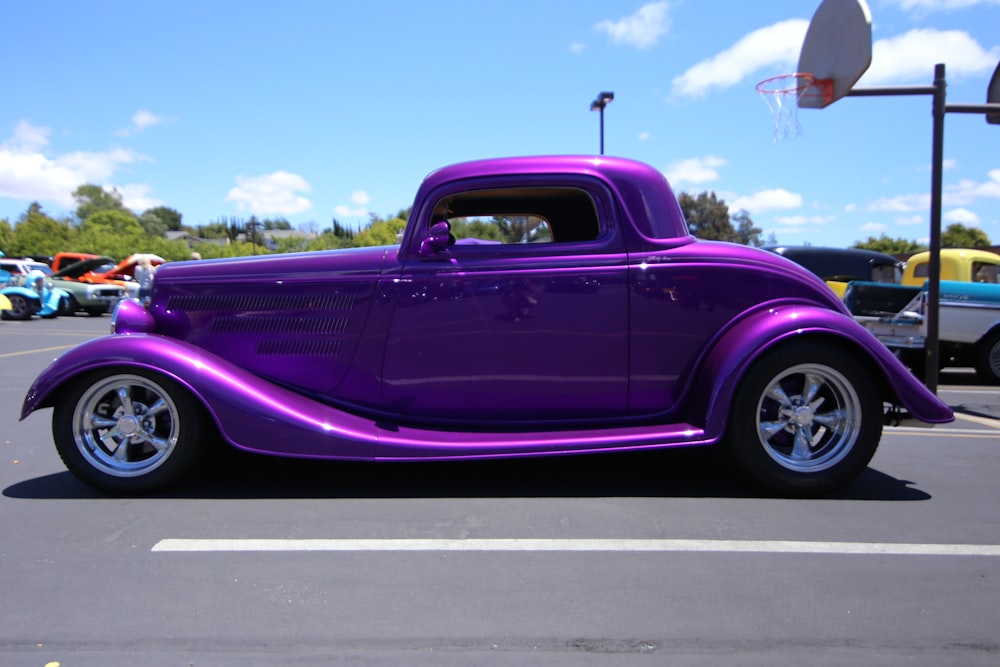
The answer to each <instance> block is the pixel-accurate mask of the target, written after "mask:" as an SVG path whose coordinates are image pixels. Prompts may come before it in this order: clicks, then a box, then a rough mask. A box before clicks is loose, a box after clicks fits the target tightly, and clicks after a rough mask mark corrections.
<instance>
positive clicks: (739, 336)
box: [692, 303, 955, 438]
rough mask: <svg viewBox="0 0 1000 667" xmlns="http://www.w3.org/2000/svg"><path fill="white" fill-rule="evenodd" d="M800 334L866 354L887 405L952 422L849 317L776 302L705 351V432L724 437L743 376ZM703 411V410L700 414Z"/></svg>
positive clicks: (697, 398)
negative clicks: (823, 339)
mask: <svg viewBox="0 0 1000 667" xmlns="http://www.w3.org/2000/svg"><path fill="white" fill-rule="evenodd" d="M798 337H810V338H814V339H815V338H826V339H827V340H831V339H832V340H836V341H838V342H839V343H840V344H842V345H843V346H845V347H846V348H849V349H850V348H853V349H854V350H855V351H857V352H858V353H859V354H861V355H863V356H867V357H868V358H869V359H871V361H872V362H874V366H875V368H876V369H877V371H879V372H880V373H881V378H879V379H881V380H884V381H883V382H881V383H880V384H879V387H880V389H881V391H882V398H883V400H884V401H885V402H887V403H894V404H898V405H902V406H903V407H904V408H905V409H906V410H907V411H908V412H909V413H910V414H911V415H912V416H913V417H916V418H917V419H919V420H921V421H925V422H928V423H931V424H944V423H948V422H951V421H953V420H954V418H955V417H954V414H953V413H952V410H951V408H950V407H948V405H947V404H945V403H944V402H943V401H941V399H939V398H938V397H937V396H935V395H934V394H933V393H931V392H930V391H929V390H928V389H927V387H925V386H924V385H923V384H922V383H921V382H920V381H919V380H918V379H917V378H916V377H914V376H913V374H912V373H910V371H908V370H907V369H906V367H905V366H903V364H902V363H901V362H900V361H899V359H897V358H896V357H895V356H893V354H892V352H891V351H889V349H888V348H887V347H885V346H884V345H883V344H882V343H881V342H879V340H878V339H877V338H875V336H873V335H872V334H871V332H869V331H868V330H867V329H865V328H864V327H863V326H861V325H860V324H858V323H857V322H855V321H854V320H853V319H852V318H850V317H848V316H847V315H844V314H841V313H838V312H836V311H832V310H829V309H827V308H817V307H814V306H808V305H802V304H800V303H795V304H787V305H772V306H771V307H770V308H768V309H766V310H762V311H759V312H757V313H755V314H751V315H749V316H747V317H745V318H743V319H741V320H740V321H739V322H737V323H736V324H735V325H734V326H733V327H731V328H730V329H728V330H726V331H725V332H724V333H723V334H722V336H721V337H720V339H719V341H718V342H717V343H716V344H715V345H714V346H713V348H712V350H711V352H710V353H709V354H708V355H707V357H706V359H705V362H704V364H703V365H702V371H701V373H700V376H701V377H702V378H704V379H707V380H708V381H705V382H702V383H700V384H699V386H698V387H696V389H695V394H694V396H693V405H694V406H695V409H694V410H692V414H705V415H706V420H705V432H706V434H707V435H708V436H709V437H712V438H720V437H722V435H723V433H724V429H725V425H726V420H727V418H728V409H729V405H730V404H731V402H732V400H733V395H734V394H735V392H736V389H737V386H738V384H739V381H740V379H741V378H742V377H743V376H744V374H745V373H746V371H747V369H748V368H749V367H750V365H751V364H753V363H754V361H756V360H757V359H758V358H760V357H761V355H763V354H764V353H765V352H767V351H768V350H769V349H771V348H773V347H775V346H777V345H782V344H786V343H788V342H790V341H793V340H794V339H795V338H798ZM702 410H703V411H704V412H702Z"/></svg>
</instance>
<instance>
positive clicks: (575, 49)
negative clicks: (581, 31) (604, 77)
mask: <svg viewBox="0 0 1000 667" xmlns="http://www.w3.org/2000/svg"><path fill="white" fill-rule="evenodd" d="M586 48H587V45H586V44H585V43H583V42H573V43H572V44H570V45H569V52H570V53H583V52H584V50H586Z"/></svg>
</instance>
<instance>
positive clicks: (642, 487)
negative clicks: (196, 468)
mask: <svg viewBox="0 0 1000 667" xmlns="http://www.w3.org/2000/svg"><path fill="white" fill-rule="evenodd" d="M3 493H4V495H5V496H7V497H11V498H22V499H90V498H94V499H98V498H107V497H109V496H108V495H107V494H103V493H101V492H99V491H95V490H93V489H91V488H89V487H87V486H85V485H84V484H82V483H81V482H79V481H78V480H77V479H76V478H75V477H73V476H72V475H71V474H70V473H69V472H61V473H56V474H52V475H46V476H44V477H38V478H35V479H30V480H25V481H23V482H19V483H17V484H13V485H11V486H9V487H7V488H6V489H5V490H4V492H3ZM145 497H153V498H188V499H197V498H204V499H244V498H246V499H268V498H292V499H295V498H352V499H354V498H603V497H621V498H628V497H639V498H748V499H750V498H774V497H778V496H775V495H774V494H770V493H768V492H767V491H762V490H761V489H759V488H757V487H755V486H752V485H751V484H749V483H748V482H746V481H745V480H744V479H743V478H742V477H741V475H740V473H739V472H738V471H737V470H734V469H733V468H732V467H731V466H730V465H729V464H728V462H727V461H726V460H724V458H723V457H722V455H721V453H720V452H719V451H717V450H716V449H715V448H711V447H700V448H699V447H696V448H684V449H674V450H661V451H650V452H628V453H619V454H613V455H587V456H562V457H540V458H527V459H504V460H494V461H456V462H422V463H360V462H343V461H310V460H299V459H281V458H274V457H269V456H262V455H254V454H247V453H242V452H237V451H227V452H225V453H223V454H220V455H219V456H218V457H217V459H216V460H215V461H213V465H212V466H211V468H210V469H206V470H205V471H204V472H202V473H200V474H198V475H197V476H195V477H193V478H192V479H190V480H187V481H185V482H183V483H181V484H178V485H177V486H176V487H174V488H171V489H169V490H168V491H164V492H161V493H156V494H152V495H150V496H145ZM930 497H931V496H930V495H929V494H928V493H926V492H924V491H922V490H920V489H918V488H916V487H914V483H913V482H910V481H907V480H900V479H896V478H894V477H892V476H890V475H887V474H885V473H883V472H880V471H878V470H875V469H873V468H868V469H866V470H865V471H864V472H863V473H862V474H861V475H860V476H859V477H858V478H857V479H856V480H855V481H854V482H853V483H851V484H850V485H848V486H847V487H845V488H844V489H841V490H840V491H837V492H836V493H833V494H830V495H828V496H826V497H825V498H824V499H826V500H868V501H872V500H876V501H877V500H884V501H907V500H927V499H929V498H930Z"/></svg>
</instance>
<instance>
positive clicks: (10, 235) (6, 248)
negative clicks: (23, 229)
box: [0, 218, 14, 255]
mask: <svg viewBox="0 0 1000 667" xmlns="http://www.w3.org/2000/svg"><path fill="white" fill-rule="evenodd" d="M13 243H14V228H13V227H11V226H10V222H9V221H8V220H7V218H4V219H2V220H0V252H3V253H5V254H8V255H9V254H10V253H11V252H12V246H13Z"/></svg>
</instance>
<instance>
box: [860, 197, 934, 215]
mask: <svg viewBox="0 0 1000 667" xmlns="http://www.w3.org/2000/svg"><path fill="white" fill-rule="evenodd" d="M930 205H931V196H930V195H929V194H910V195H896V196H894V197H879V198H878V199H876V200H875V201H873V202H872V203H870V204H868V205H867V206H865V209H867V210H869V211H887V212H889V213H914V212H917V211H927V210H928V209H929V208H930Z"/></svg>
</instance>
